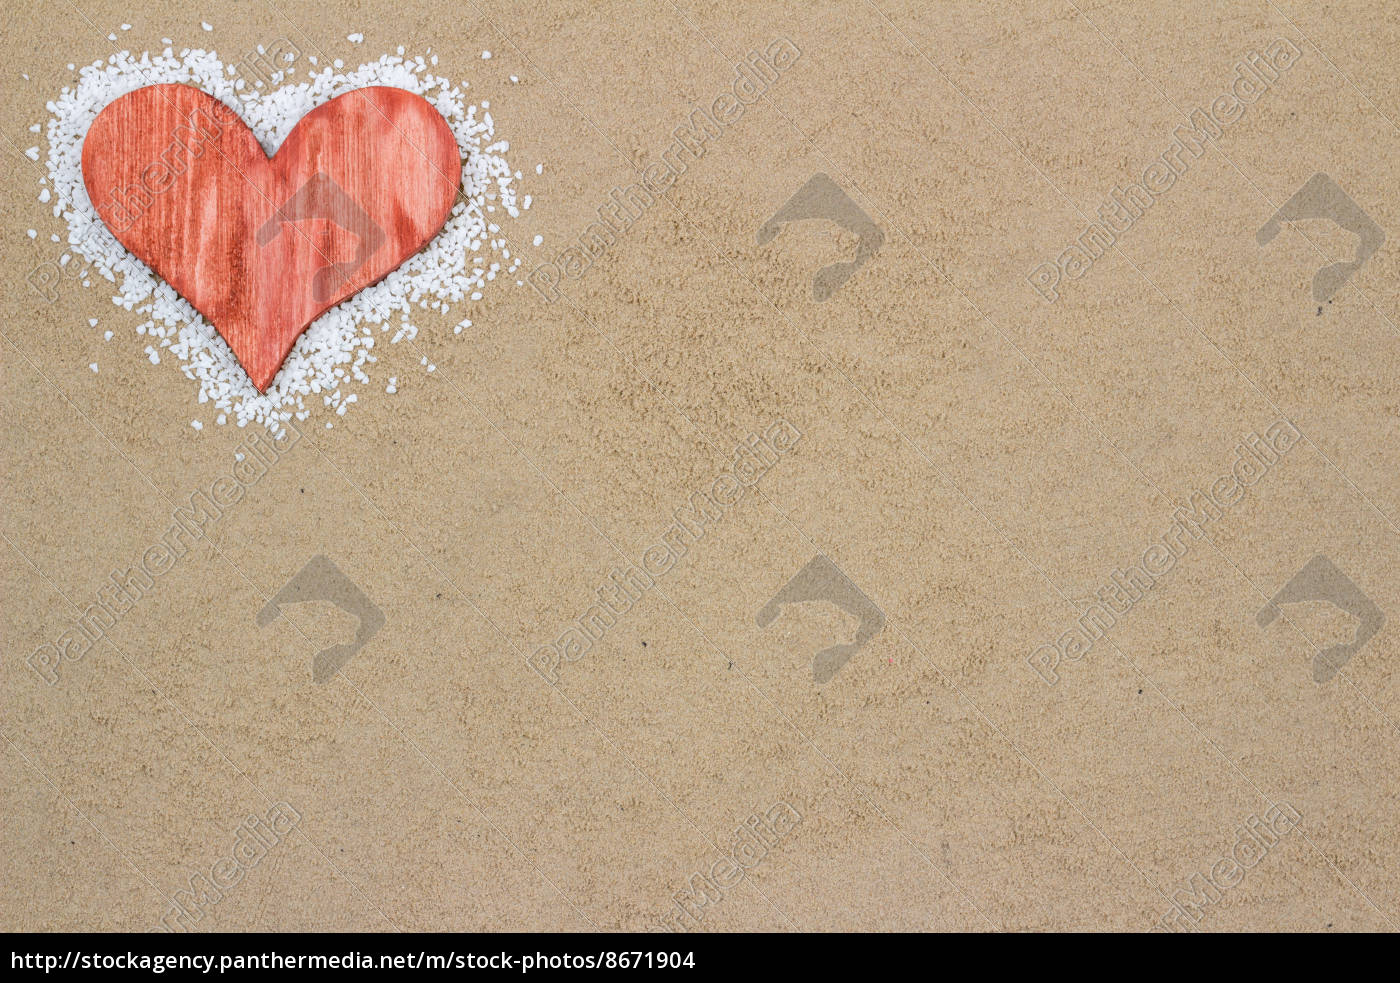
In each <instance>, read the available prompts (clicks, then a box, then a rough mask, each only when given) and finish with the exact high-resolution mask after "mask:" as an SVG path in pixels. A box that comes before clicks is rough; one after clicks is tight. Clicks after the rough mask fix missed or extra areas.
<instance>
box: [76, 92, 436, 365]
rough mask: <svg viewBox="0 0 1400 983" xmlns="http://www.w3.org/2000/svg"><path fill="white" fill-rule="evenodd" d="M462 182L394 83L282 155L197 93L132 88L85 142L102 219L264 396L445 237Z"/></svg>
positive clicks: (329, 117)
mask: <svg viewBox="0 0 1400 983" xmlns="http://www.w3.org/2000/svg"><path fill="white" fill-rule="evenodd" d="M461 176H462V162H461V156H460V150H459V149H458V146H457V141H456V138H455V137H454V136H453V135H452V130H451V128H450V127H449V126H448V125H447V121H446V120H445V119H443V118H442V114H440V113H439V112H438V111H437V110H436V109H434V108H433V107H432V105H431V104H430V103H429V102H428V101H427V100H426V99H424V98H423V97H422V96H419V95H417V94H415V93H412V92H407V91H405V90H403V89H395V88H391V87H389V86H372V87H369V88H364V89H356V90H355V91H353V92H347V93H345V94H344V95H341V96H337V97H336V98H334V99H332V100H330V101H329V102H327V103H325V104H324V105H321V106H318V107H317V108H315V109H313V110H312V111H311V112H309V113H307V114H306V115H305V116H304V117H302V119H301V120H300V122H298V123H297V125H296V127H295V128H293V130H292V132H291V133H290V134H289V135H288V136H287V139H286V140H285V141H284V142H283V143H282V146H281V147H280V148H279V149H278V150H277V153H276V154H275V155H273V156H272V157H268V156H267V154H266V153H264V151H263V149H262V146H261V145H260V144H259V143H258V140H257V137H256V136H254V135H253V131H252V130H251V129H250V128H249V127H248V125H247V124H245V123H244V122H243V120H242V119H240V118H239V116H238V114H237V113H236V112H234V111H233V110H232V109H230V108H229V107H228V106H226V105H225V104H224V103H222V102H220V101H219V100H218V99H216V98H214V97H213V96H211V95H209V94H208V93H206V92H204V91H202V90H200V89H196V88H193V87H192V86H188V85H171V84H164V85H150V86H146V87H144V88H140V89H136V90H135V91H133V92H128V93H127V94H126V95H124V96H122V97H121V98H119V99H117V100H115V101H114V102H112V104H111V105H109V106H107V107H106V108H105V109H103V110H102V112H101V113H99V114H98V116H97V118H96V119H95V120H94V121H93V124H92V127H91V128H90V129H89V131H88V134H87V136H86V138H85V139H84V141H83V183H84V184H85V185H86V186H87V191H88V197H89V198H91V199H92V202H93V207H94V208H96V210H97V214H98V215H99V216H100V217H101V218H102V221H103V222H104V223H106V225H107V227H108V228H109V229H111V230H112V234H113V235H115V236H116V237H117V240H118V241H119V242H121V244H122V245H123V246H125V247H126V248H127V249H129V250H130V251H131V252H132V253H133V254H134V255H135V256H137V257H138V258H139V259H140V260H141V261H142V262H144V263H146V265H148V266H150V268H151V269H152V270H154V271H155V272H156V273H158V274H159V275H160V276H162V277H164V278H165V280H166V282H167V283H169V284H170V285H171V286H172V287H174V288H175V290H177V291H178V292H179V293H180V295H181V296H183V297H184V298H185V299H186V300H188V301H189V302H190V303H191V304H193V305H194V307H195V309H196V310H197V311H199V312H200V313H201V314H203V315H204V317H205V318H206V319H207V320H208V321H209V322H210V323H211V324H213V325H214V327H215V329H216V330H217V331H218V332H219V334H221V335H223V337H224V340H225V341H227V342H228V344H229V347H230V348H231V349H233V354H234V356H235V357H237V359H238V362H239V364H240V365H242V366H243V368H244V370H245V371H247V373H248V376H249V378H251V379H252V381H253V385H255V386H257V388H258V391H259V392H266V391H267V387H268V386H269V385H271V384H272V380H273V378H274V377H275V376H276V375H277V370H278V369H279V368H280V367H281V365H282V362H283V361H284V360H285V359H286V357H287V353H288V352H290V351H291V350H292V346H293V345H294V344H295V343H296V340H297V338H298V337H300V335H301V333H302V332H303V331H305V330H306V329H307V327H309V326H310V324H311V322H312V321H314V320H316V318H318V317H320V316H321V315H322V314H324V313H325V312H326V311H327V310H329V309H330V308H332V307H334V306H335V305H336V304H338V303H340V302H341V301H343V300H345V299H346V298H347V297H350V296H352V295H354V294H355V293H358V292H359V291H361V290H363V289H364V288H365V287H368V286H371V285H373V284H374V283H376V282H378V281H379V280H381V279H383V278H384V277H385V276H386V275H387V274H388V273H389V272H391V271H392V270H393V269H395V268H396V267H397V266H398V265H399V264H400V263H402V262H403V261H404V260H405V259H407V258H408V257H409V256H411V255H413V254H414V253H415V252H417V251H418V250H419V249H421V248H422V247H423V245H424V244H425V243H427V241H428V240H429V239H431V238H432V237H433V236H434V235H436V234H437V232H438V230H440V229H441V228H442V225H443V223H444V222H445V221H446V220H447V216H448V213H449V212H450V211H451V210H452V205H453V202H454V201H455V199H456V196H457V187H458V184H459V183H460V181H461Z"/></svg>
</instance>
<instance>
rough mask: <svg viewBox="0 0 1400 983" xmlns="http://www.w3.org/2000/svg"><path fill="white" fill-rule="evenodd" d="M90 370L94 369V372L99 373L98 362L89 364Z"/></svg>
mask: <svg viewBox="0 0 1400 983" xmlns="http://www.w3.org/2000/svg"><path fill="white" fill-rule="evenodd" d="M88 368H90V369H92V371H94V372H96V371H97V363H96V362H89V363H88Z"/></svg>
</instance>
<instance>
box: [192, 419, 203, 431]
mask: <svg viewBox="0 0 1400 983" xmlns="http://www.w3.org/2000/svg"><path fill="white" fill-rule="evenodd" d="M190 426H192V427H194V428H195V429H196V430H203V429H204V424H202V423H200V422H199V421H198V420H191V421H190Z"/></svg>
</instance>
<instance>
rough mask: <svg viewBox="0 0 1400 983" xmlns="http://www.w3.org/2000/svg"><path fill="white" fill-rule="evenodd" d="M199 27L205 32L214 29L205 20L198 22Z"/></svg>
mask: <svg viewBox="0 0 1400 983" xmlns="http://www.w3.org/2000/svg"><path fill="white" fill-rule="evenodd" d="M199 26H200V27H202V28H204V29H205V30H206V31H212V30H213V29H214V25H213V24H211V23H209V22H208V21H207V20H202V21H200V22H199Z"/></svg>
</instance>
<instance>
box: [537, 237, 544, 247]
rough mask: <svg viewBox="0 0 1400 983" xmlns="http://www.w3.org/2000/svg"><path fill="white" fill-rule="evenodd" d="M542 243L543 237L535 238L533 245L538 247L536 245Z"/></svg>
mask: <svg viewBox="0 0 1400 983" xmlns="http://www.w3.org/2000/svg"><path fill="white" fill-rule="evenodd" d="M542 242H544V236H535V245H537V246H538V245H540V244H541V243H542Z"/></svg>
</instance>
